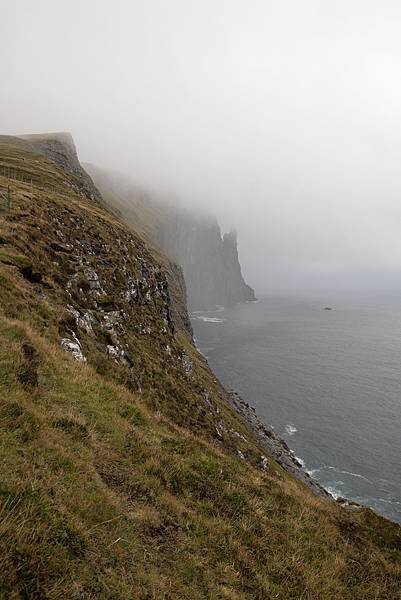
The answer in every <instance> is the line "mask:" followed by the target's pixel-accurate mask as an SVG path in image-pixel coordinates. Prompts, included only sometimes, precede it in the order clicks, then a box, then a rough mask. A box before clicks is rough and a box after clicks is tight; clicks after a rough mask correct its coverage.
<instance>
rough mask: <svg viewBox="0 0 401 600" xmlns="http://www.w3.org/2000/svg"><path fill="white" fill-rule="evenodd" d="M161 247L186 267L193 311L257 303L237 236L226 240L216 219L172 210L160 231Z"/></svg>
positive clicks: (186, 279) (189, 302) (226, 236)
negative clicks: (245, 273)
mask: <svg viewBox="0 0 401 600" xmlns="http://www.w3.org/2000/svg"><path fill="white" fill-rule="evenodd" d="M159 244H160V246H161V247H162V248H163V249H164V251H165V252H166V253H167V254H168V255H169V256H171V258H172V259H173V260H174V261H176V262H178V263H179V264H180V265H181V266H182V268H183V271H184V277H185V281H186V283H187V290H188V305H189V307H190V308H191V309H192V310H195V309H205V308H214V307H215V306H218V305H222V306H231V305H233V304H236V303H237V302H245V301H247V300H255V293H254V291H253V290H252V288H251V287H250V286H248V285H247V284H246V283H245V281H244V278H243V276H242V273H241V266H240V263H239V259H238V250H237V236H236V233H235V232H234V231H231V232H230V233H226V234H225V235H224V236H223V237H222V236H221V231H220V227H219V224H218V223H217V221H216V219H214V218H211V217H196V216H194V215H192V214H190V213H187V212H184V211H176V212H174V211H172V212H171V213H170V215H169V218H168V219H166V220H165V221H164V222H163V224H162V225H161V227H160V228H159Z"/></svg>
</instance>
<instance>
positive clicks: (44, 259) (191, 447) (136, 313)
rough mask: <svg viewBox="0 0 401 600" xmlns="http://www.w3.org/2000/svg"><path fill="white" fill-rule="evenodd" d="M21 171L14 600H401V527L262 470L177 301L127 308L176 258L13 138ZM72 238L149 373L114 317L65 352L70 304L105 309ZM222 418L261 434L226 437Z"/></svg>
mask: <svg viewBox="0 0 401 600" xmlns="http://www.w3.org/2000/svg"><path fill="white" fill-rule="evenodd" d="M8 163H12V165H13V167H14V168H15V169H18V166H19V164H20V163H21V164H22V163H23V166H24V169H26V170H28V171H29V172H32V173H33V174H35V176H36V178H37V181H38V186H37V187H35V186H34V187H33V188H31V191H30V192H29V193H30V194H31V195H30V196H29V198H28V196H26V193H27V190H26V186H25V184H24V183H22V182H20V183H19V184H16V186H15V190H14V198H15V205H14V212H13V214H12V215H8V216H6V217H2V218H0V238H1V240H3V242H2V245H1V250H0V251H1V252H2V253H3V254H2V255H1V256H3V257H4V256H6V257H8V258H7V259H6V260H1V256H0V284H1V285H0V461H1V469H0V564H1V571H0V598H7V599H8V598H38V599H39V598H49V599H56V598H57V599H58V598H79V599H81V598H83V599H87V598H93V599H98V598H100V599H102V598H104V599H110V598H111V599H114V598H115V599H121V598H124V599H131V598H132V599H137V598H139V599H141V598H143V599H148V598H155V599H159V598H160V599H162V598H166V599H176V598H182V599H192V598H212V599H215V598H216V599H217V598H219V599H220V598H229V599H254V598H256V599H258V598H260V599H265V598H281V599H288V598H294V599H295V598H297V599H298V598H311V599H312V598H322V599H331V598H334V599H337V598H341V599H343V598H344V599H350V600H354V599H361V600H365V599H370V598H371V599H373V598H383V599H395V598H400V597H401V594H400V589H401V535H400V531H401V530H400V528H399V527H398V526H397V525H394V524H392V523H390V522H388V521H386V520H385V519H382V518H381V517H379V516H378V515H376V514H375V513H374V512H373V511H371V510H369V509H354V510H347V509H345V508H343V507H341V506H340V505H338V504H337V503H335V502H332V501H327V500H323V499H320V498H317V497H315V496H314V495H313V494H312V493H311V492H310V491H309V490H308V489H307V488H305V487H304V486H303V485H302V484H301V483H300V482H298V481H295V480H294V479H292V478H291V477H290V476H289V475H288V474H287V473H285V472H284V471H283V470H282V469H281V468H280V467H279V466H278V465H276V464H275V463H274V461H271V467H270V468H269V470H268V472H263V471H261V470H260V469H259V468H258V467H257V464H258V461H259V459H260V454H261V453H262V450H261V449H260V448H259V447H258V445H257V442H256V441H255V440H254V439H253V437H252V434H251V432H250V431H249V430H248V429H247V427H246V426H245V425H244V424H243V423H241V422H240V421H239V419H238V417H237V416H236V415H235V414H234V413H233V412H232V411H231V409H230V408H229V407H228V406H227V405H226V404H225V402H224V395H223V393H222V390H221V388H220V386H219V384H218V382H216V381H215V377H214V375H213V373H211V372H210V370H209V369H208V366H207V364H206V362H205V361H204V359H203V358H202V357H200V356H199V355H198V353H197V352H196V350H195V348H194V347H193V345H192V344H191V341H190V339H189V337H188V335H187V334H186V333H185V332H184V331H183V330H179V331H176V332H175V333H173V332H171V331H170V332H169V333H168V334H165V333H161V332H160V325H161V324H162V318H161V315H162V312H161V311H162V310H163V304H162V301H161V299H160V298H156V299H155V301H154V302H153V303H152V304H147V303H146V302H145V301H144V302H143V303H136V304H134V305H133V306H130V305H127V304H125V303H124V302H125V301H124V298H123V296H122V294H121V292H122V291H123V289H124V287H123V286H124V278H123V277H122V276H121V273H123V272H124V271H123V268H125V269H126V271H125V273H126V274H127V273H128V275H130V276H132V277H134V276H136V269H138V268H139V267H138V264H137V262H136V261H135V257H138V256H141V258H143V259H144V260H146V261H147V263H148V264H149V265H153V266H154V267H155V269H156V270H158V269H160V270H161V274H160V273H159V271H157V272H158V273H159V274H157V275H154V277H156V278H157V277H162V276H163V269H166V268H168V263H164V264H158V263H157V261H156V258H155V256H154V255H153V254H152V252H151V251H150V250H148V249H147V247H146V244H145V243H144V241H143V240H142V239H140V238H137V237H136V235H135V234H134V233H133V232H132V231H130V230H129V229H127V228H126V227H125V226H124V225H123V224H121V223H119V222H118V221H117V220H116V219H115V218H114V217H113V216H112V215H110V214H108V213H107V212H105V211H104V210H103V209H101V208H100V207H99V206H97V205H96V204H95V203H93V202H92V201H90V200H86V199H85V198H83V197H79V196H76V195H75V193H74V192H73V191H71V189H70V188H69V186H68V177H67V176H66V175H65V174H63V173H60V172H59V171H58V170H57V168H56V167H55V166H54V165H52V163H50V161H46V159H45V158H43V157H37V156H35V155H29V154H27V153H24V151H23V150H21V149H20V148H18V147H15V146H13V145H12V144H11V145H10V143H8V144H4V143H3V146H1V144H0V164H8ZM66 178H67V183H64V181H65V180H66ZM54 219H57V220H58V222H57V223H56V222H55V221H54ZM77 224H78V225H79V227H77ZM57 230H59V231H61V232H62V234H63V236H64V238H65V240H66V242H68V243H71V244H75V245H76V244H78V242H82V244H83V245H82V248H83V249H84V250H82V252H83V254H85V253H86V254H85V258H86V260H87V261H88V262H90V264H91V266H92V267H93V268H95V269H96V271H97V272H98V274H99V276H100V277H101V279H102V281H103V282H104V287H105V288H107V289H105V292H106V295H107V297H108V299H109V303H110V306H108V307H107V310H124V311H125V312H126V314H127V319H126V321H124V326H123V327H122V328H121V331H120V330H119V331H118V336H119V339H120V341H121V343H123V344H126V345H127V346H128V349H129V352H130V354H131V355H132V357H133V363H134V365H133V367H132V368H131V367H128V366H127V365H126V364H123V362H121V361H120V362H115V361H114V359H113V358H112V357H110V356H108V355H106V354H105V353H104V351H102V350H101V349H100V350H99V348H98V346H97V344H96V342H97V341H98V338H99V340H100V339H101V336H100V330H99V331H97V330H96V327H95V330H96V331H97V333H95V337H94V336H93V335H92V334H90V333H85V331H84V330H82V329H79V328H78V329H76V333H77V335H78V336H79V339H80V342H81V345H82V349H83V351H84V354H85V356H86V357H87V363H86V364H81V363H78V362H76V361H74V359H73V358H72V357H71V356H70V355H69V354H68V353H66V352H65V351H64V350H63V349H62V348H61V347H60V339H61V337H62V336H65V335H68V332H69V330H70V329H71V328H72V327H74V326H75V325H74V319H73V318H72V316H71V313H69V312H68V311H67V305H72V306H74V308H75V309H79V310H81V311H84V310H91V311H92V312H93V314H94V315H96V316H97V318H98V319H99V321H100V320H101V317H102V315H103V313H102V310H101V309H102V306H101V305H97V306H95V304H94V302H93V298H92V297H91V296H90V294H89V293H88V292H85V293H84V294H81V293H80V292H79V291H76V292H74V290H72V291H71V292H69V291H68V287H67V281H68V280H69V278H70V277H71V275H72V274H73V273H74V269H73V268H72V266H71V257H69V255H68V253H66V252H61V251H55V250H54V249H52V248H53V247H52V244H53V245H54V242H55V241H56V239H57V234H56V233H55V232H56V231H57ZM77 231H78V233H77ZM117 239H120V242H121V243H122V244H123V245H127V247H128V245H129V248H130V249H131V250H130V251H129V252H121V251H120V250H119V248H117V247H115V245H113V243H112V242H113V241H114V242H115V241H116V240H117ZM102 244H105V245H106V246H107V247H108V251H107V252H106V253H103V252H102V251H101V246H102ZM95 251H96V252H97V254H96V253H95ZM9 257H14V259H15V257H22V259H21V258H18V260H17V261H15V260H14V259H13V260H10V258H9ZM122 257H124V260H123V258H122ZM20 260H22V261H23V262H24V261H25V260H27V261H28V260H29V264H30V265H31V266H32V269H33V270H34V271H39V270H40V272H41V273H43V281H42V282H39V283H38V282H32V281H30V279H29V278H27V277H26V273H25V274H24V272H22V271H21V269H20V266H21V265H20V263H19V261H20ZM155 261H156V262H155ZM111 266H113V267H114V270H113V269H112V268H111ZM125 276H126V275H125ZM151 277H153V275H152V276H151ZM138 323H141V324H142V325H146V326H149V327H151V333H150V334H141V333H138V331H137V330H136V329H135V327H134V325H136V324H138ZM102 331H104V330H102ZM166 343H168V344H169V346H170V350H171V354H167V353H166V352H165V345H166ZM183 352H185V353H186V354H188V355H189V356H190V357H191V360H192V362H193V365H194V367H193V372H192V373H191V374H189V375H187V374H185V373H183V370H182V367H181V364H182V363H181V355H182V353H183ZM132 370H133V371H134V373H135V377H133V374H132ZM205 390H207V391H208V393H209V398H210V402H211V404H212V406H213V407H214V408H213V409H208V412H207V414H206V415H204V414H203V413H202V412H201V411H200V410H199V408H200V407H202V408H203V407H205V403H204V401H203V400H202V394H203V392H204V391H205ZM217 409H218V410H217ZM220 421H224V423H225V424H226V426H227V429H228V430H229V429H230V428H232V429H235V430H236V431H238V432H240V433H241V434H242V435H244V436H246V438H247V439H248V442H244V441H242V440H241V439H240V438H238V436H235V435H230V433H229V432H228V433H227V432H223V434H222V435H221V436H217V435H216V425H217V424H218V423H219V422H220ZM239 449H240V450H241V451H243V452H244V453H246V456H247V461H243V460H241V459H239V457H238V450H239Z"/></svg>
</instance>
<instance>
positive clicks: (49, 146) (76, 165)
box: [19, 132, 102, 202]
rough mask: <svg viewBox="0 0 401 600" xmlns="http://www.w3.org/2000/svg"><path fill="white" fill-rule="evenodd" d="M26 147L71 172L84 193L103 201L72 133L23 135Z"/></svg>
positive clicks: (21, 137)
mask: <svg viewBox="0 0 401 600" xmlns="http://www.w3.org/2000/svg"><path fill="white" fill-rule="evenodd" d="M19 137H20V139H21V140H24V141H25V142H26V148H27V149H28V150H31V151H33V152H37V153H39V154H43V155H44V156H47V158H49V159H50V160H52V161H53V162H55V163H56V165H58V166H59V167H60V168H61V169H63V170H64V171H66V172H67V173H71V174H72V175H74V177H75V178H76V179H77V181H78V182H79V189H80V191H81V192H82V193H84V194H85V195H87V196H89V197H90V198H92V199H96V200H97V201H99V202H101V200H102V197H101V195H100V192H99V190H98V189H97V188H96V186H95V184H94V183H93V181H92V179H91V178H90V176H89V175H88V173H87V172H86V171H85V170H84V169H83V168H82V166H81V163H80V162H79V159H78V153H77V149H76V147H75V143H74V140H73V138H72V135H71V134H70V133H65V132H63V133H51V134H37V135H22V136H19Z"/></svg>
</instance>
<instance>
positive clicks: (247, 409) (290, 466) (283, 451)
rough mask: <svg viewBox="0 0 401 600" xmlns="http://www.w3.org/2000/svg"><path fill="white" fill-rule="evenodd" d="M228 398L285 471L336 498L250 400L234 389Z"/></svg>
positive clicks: (327, 495)
mask: <svg viewBox="0 0 401 600" xmlns="http://www.w3.org/2000/svg"><path fill="white" fill-rule="evenodd" d="M224 389H225V391H226V398H227V401H228V402H229V404H230V406H232V408H234V410H235V411H236V413H237V414H238V415H239V416H240V417H241V419H242V421H244V423H246V425H248V427H250V429H251V430H252V431H253V433H254V434H255V436H256V438H257V439H258V441H259V443H260V445H261V446H262V447H263V448H265V449H266V451H267V452H268V453H269V454H270V455H271V456H272V457H273V458H274V460H275V461H276V462H277V463H278V464H279V465H280V466H281V467H283V469H284V470H285V471H287V472H288V473H290V474H291V475H293V476H294V477H296V478H297V479H299V480H300V481H302V482H303V483H304V484H305V485H306V486H307V487H308V488H310V489H311V490H312V491H313V492H314V493H315V494H316V495H317V496H320V497H321V498H327V499H331V500H335V498H334V496H333V495H332V494H330V493H329V492H328V491H327V490H326V489H325V488H324V487H323V486H322V485H321V484H320V483H318V482H317V481H315V480H314V479H313V478H312V477H311V476H310V475H309V473H308V472H307V471H306V470H305V469H304V467H303V466H302V464H301V463H300V462H299V460H298V459H297V458H296V456H295V454H294V451H293V450H291V449H290V448H289V446H288V445H287V443H286V442H285V441H284V440H283V439H282V438H280V437H279V436H278V435H277V434H276V433H275V432H274V430H273V428H272V427H271V425H268V424H266V423H264V422H263V421H261V419H260V418H259V417H258V415H257V414H256V410H255V409H254V408H253V406H251V405H250V404H249V403H248V402H245V400H243V399H242V398H241V396H240V395H239V394H238V393H237V392H235V391H234V390H227V389H226V388H224Z"/></svg>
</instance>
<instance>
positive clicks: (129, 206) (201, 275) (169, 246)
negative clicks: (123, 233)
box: [87, 165, 255, 310]
mask: <svg viewBox="0 0 401 600" xmlns="http://www.w3.org/2000/svg"><path fill="white" fill-rule="evenodd" d="M87 168H88V169H89V172H90V174H91V175H92V177H93V179H94V181H95V182H96V185H97V186H98V187H99V189H100V190H101V192H102V195H103V198H104V200H105V201H106V203H107V205H108V206H109V207H111V208H112V209H114V210H116V211H117V212H118V214H120V215H121V216H123V217H124V219H125V220H126V221H127V222H128V223H130V224H131V225H132V226H133V227H134V228H135V229H136V230H137V231H139V232H140V233H141V234H143V235H145V236H146V238H147V239H148V240H149V241H151V242H152V244H153V245H155V246H156V247H158V248H160V249H161V250H162V251H163V252H164V253H166V254H167V255H168V256H169V257H170V258H171V259H172V260H173V261H175V262H176V263H177V264H179V265H180V266H181V268H182V270H183V273H184V279H185V282H186V286H187V292H188V305H189V307H190V308H191V309H192V310H195V309H208V308H215V307H216V306H217V305H221V306H231V305H233V304H236V303H238V302H245V301H252V300H255V292H254V291H253V289H252V288H251V287H250V286H249V285H247V284H246V283H245V281H244V278H243V276H242V272H241V266H240V262H239V258H238V250H237V237H236V234H235V232H230V233H226V234H224V235H223V236H222V235H221V231H220V227H219V224H218V223H217V221H216V219H215V218H214V217H212V216H210V215H205V214H204V215H201V214H196V212H192V211H189V210H186V209H184V208H183V207H178V206H177V205H172V204H168V205H166V204H163V203H162V202H160V201H157V200H156V199H155V198H153V197H151V195H150V194H147V193H146V192H144V191H143V190H142V189H141V188H140V187H138V186H137V185H135V184H134V183H133V182H132V181H130V180H129V178H127V176H124V175H121V174H117V173H113V172H109V171H105V170H104V169H100V168H97V167H95V166H93V165H88V167H87Z"/></svg>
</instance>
